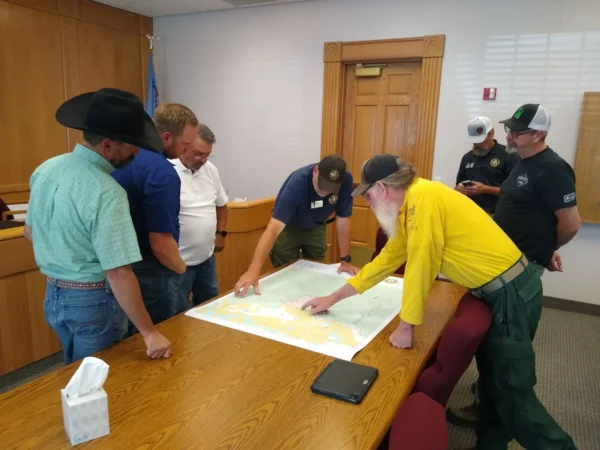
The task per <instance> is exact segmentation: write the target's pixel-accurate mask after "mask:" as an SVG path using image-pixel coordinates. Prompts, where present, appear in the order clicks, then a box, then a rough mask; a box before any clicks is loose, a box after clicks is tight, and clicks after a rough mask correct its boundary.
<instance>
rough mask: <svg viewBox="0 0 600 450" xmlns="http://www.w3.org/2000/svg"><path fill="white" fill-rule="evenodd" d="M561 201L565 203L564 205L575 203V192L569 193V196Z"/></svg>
mask: <svg viewBox="0 0 600 450" xmlns="http://www.w3.org/2000/svg"><path fill="white" fill-rule="evenodd" d="M563 200H564V201H565V203H571V202H572V201H575V192H571V193H570V194H567V195H565V196H564V197H563Z"/></svg>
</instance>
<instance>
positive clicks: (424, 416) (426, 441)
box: [388, 392, 448, 450]
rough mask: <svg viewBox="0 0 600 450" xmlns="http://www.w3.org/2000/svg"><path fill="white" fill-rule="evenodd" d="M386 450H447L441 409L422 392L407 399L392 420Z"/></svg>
mask: <svg viewBox="0 0 600 450" xmlns="http://www.w3.org/2000/svg"><path fill="white" fill-rule="evenodd" d="M388 448H389V450H446V449H447V448H448V426H447V425H446V416H445V414H444V408H443V407H442V406H441V405H440V404H439V403H437V402H436V401H435V400H433V399H431V398H429V397H428V396H427V395H425V394H423V393H422V392H417V393H415V394H412V395H411V396H410V397H408V398H407V399H406V400H405V401H404V403H403V404H402V406H401V407H400V409H399V410H398V413H397V414H396V417H395V418H394V421H393V422H392V428H391V430H390V440H389V447H388Z"/></svg>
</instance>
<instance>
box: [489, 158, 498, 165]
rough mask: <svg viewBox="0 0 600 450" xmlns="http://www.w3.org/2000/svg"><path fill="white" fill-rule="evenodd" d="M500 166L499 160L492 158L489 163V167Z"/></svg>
mask: <svg viewBox="0 0 600 450" xmlns="http://www.w3.org/2000/svg"><path fill="white" fill-rule="evenodd" d="M499 165H500V160H499V159H498V158H494V159H492V160H491V161H490V166H492V167H498V166H499Z"/></svg>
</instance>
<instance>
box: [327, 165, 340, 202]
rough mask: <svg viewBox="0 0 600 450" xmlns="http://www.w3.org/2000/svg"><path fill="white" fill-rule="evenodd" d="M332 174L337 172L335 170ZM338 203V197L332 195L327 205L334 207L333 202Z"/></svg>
mask: <svg viewBox="0 0 600 450" xmlns="http://www.w3.org/2000/svg"><path fill="white" fill-rule="evenodd" d="M333 172H337V171H336V170H334V171H333ZM337 201H338V197H337V195H335V194H332V195H330V196H329V204H331V205H335V202H337Z"/></svg>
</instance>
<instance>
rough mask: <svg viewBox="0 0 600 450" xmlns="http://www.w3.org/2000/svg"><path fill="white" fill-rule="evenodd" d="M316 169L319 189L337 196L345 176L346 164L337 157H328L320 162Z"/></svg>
mask: <svg viewBox="0 0 600 450" xmlns="http://www.w3.org/2000/svg"><path fill="white" fill-rule="evenodd" d="M318 168H319V180H318V185H319V189H321V190H322V191H325V192H327V193H329V194H335V195H337V194H339V192H340V189H341V188H342V184H343V183H344V177H345V176H346V162H345V161H344V160H343V159H342V158H340V157H339V156H336V155H328V156H326V157H325V158H323V159H322V160H321V162H320V163H319V165H318Z"/></svg>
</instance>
